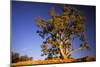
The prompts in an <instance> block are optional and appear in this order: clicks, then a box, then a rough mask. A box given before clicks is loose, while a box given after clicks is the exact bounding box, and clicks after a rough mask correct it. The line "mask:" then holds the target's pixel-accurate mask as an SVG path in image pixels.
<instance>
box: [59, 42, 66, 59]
mask: <svg viewBox="0 0 100 67" xmlns="http://www.w3.org/2000/svg"><path fill="white" fill-rule="evenodd" d="M62 45H63V44H62V42H60V45H59V49H60V56H61V58H62V59H66V58H67V57H66V54H65V53H64V50H63V47H62Z"/></svg>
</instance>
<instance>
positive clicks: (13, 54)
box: [11, 52, 33, 63]
mask: <svg viewBox="0 0 100 67" xmlns="http://www.w3.org/2000/svg"><path fill="white" fill-rule="evenodd" d="M11 58H12V60H11V62H12V63H17V62H21V61H31V60H33V57H28V56H27V55H21V54H19V53H16V52H11Z"/></svg>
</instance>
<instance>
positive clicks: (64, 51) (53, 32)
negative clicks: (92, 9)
mask: <svg viewBox="0 0 100 67" xmlns="http://www.w3.org/2000/svg"><path fill="white" fill-rule="evenodd" d="M61 10H62V14H61V15H57V13H56V10H55V8H51V10H50V11H49V16H50V17H51V18H50V19H49V20H44V19H42V18H41V17H37V18H36V19H35V21H36V25H37V26H38V27H39V28H40V30H38V31H37V33H38V34H39V35H40V36H41V37H42V38H45V41H44V42H43V44H42V45H41V48H42V52H43V54H42V56H44V55H46V56H47V58H49V59H51V58H53V57H60V58H61V59H68V58H69V57H70V55H71V54H72V53H74V52H75V51H77V50H82V49H86V48H89V47H88V45H87V40H86V35H85V17H84V16H83V15H82V14H81V12H80V11H79V10H77V9H76V8H73V7H70V6H65V5H64V6H63V8H61ZM75 38H79V39H80V41H81V44H80V47H79V48H76V49H75V48H74V45H76V44H74V40H75Z"/></svg>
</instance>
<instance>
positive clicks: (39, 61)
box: [12, 59, 76, 66]
mask: <svg viewBox="0 0 100 67" xmlns="http://www.w3.org/2000/svg"><path fill="white" fill-rule="evenodd" d="M75 61H76V60H75V59H64V60H62V59H52V60H34V61H24V62H18V63H13V64H12V66H28V65H38V64H56V63H69V62H75Z"/></svg>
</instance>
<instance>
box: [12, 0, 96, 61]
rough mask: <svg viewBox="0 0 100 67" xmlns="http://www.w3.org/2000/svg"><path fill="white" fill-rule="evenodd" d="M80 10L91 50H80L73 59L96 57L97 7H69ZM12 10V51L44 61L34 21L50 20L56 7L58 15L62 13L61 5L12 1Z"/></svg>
mask: <svg viewBox="0 0 100 67" xmlns="http://www.w3.org/2000/svg"><path fill="white" fill-rule="evenodd" d="M69 6H72V7H75V8H77V9H78V10H80V11H81V12H82V13H83V14H84V16H85V17H86V34H87V38H88V43H89V46H90V48H91V49H90V50H79V51H77V52H75V53H74V54H72V57H73V58H80V57H84V56H95V55H96V41H95V35H96V30H95V24H96V21H95V17H96V16H95V6H82V5H69ZM11 7H12V9H11V21H12V22H11V51H13V52H18V53H20V54H22V55H28V56H30V57H33V59H34V60H38V59H43V58H44V57H41V53H42V52H41V47H40V45H41V44H42V41H43V39H42V38H41V37H40V36H39V35H38V34H37V33H36V31H37V30H38V29H39V28H38V27H36V25H35V21H34V19H35V18H36V17H38V16H40V17H42V18H44V19H45V20H48V19H49V18H50V17H49V16H48V11H49V10H50V9H51V8H52V7H55V9H56V11H57V13H59V14H60V13H61V6H60V5H59V4H51V3H38V2H23V1H12V6H11ZM74 42H75V48H78V47H79V45H80V41H79V39H76V40H75V41H74Z"/></svg>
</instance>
